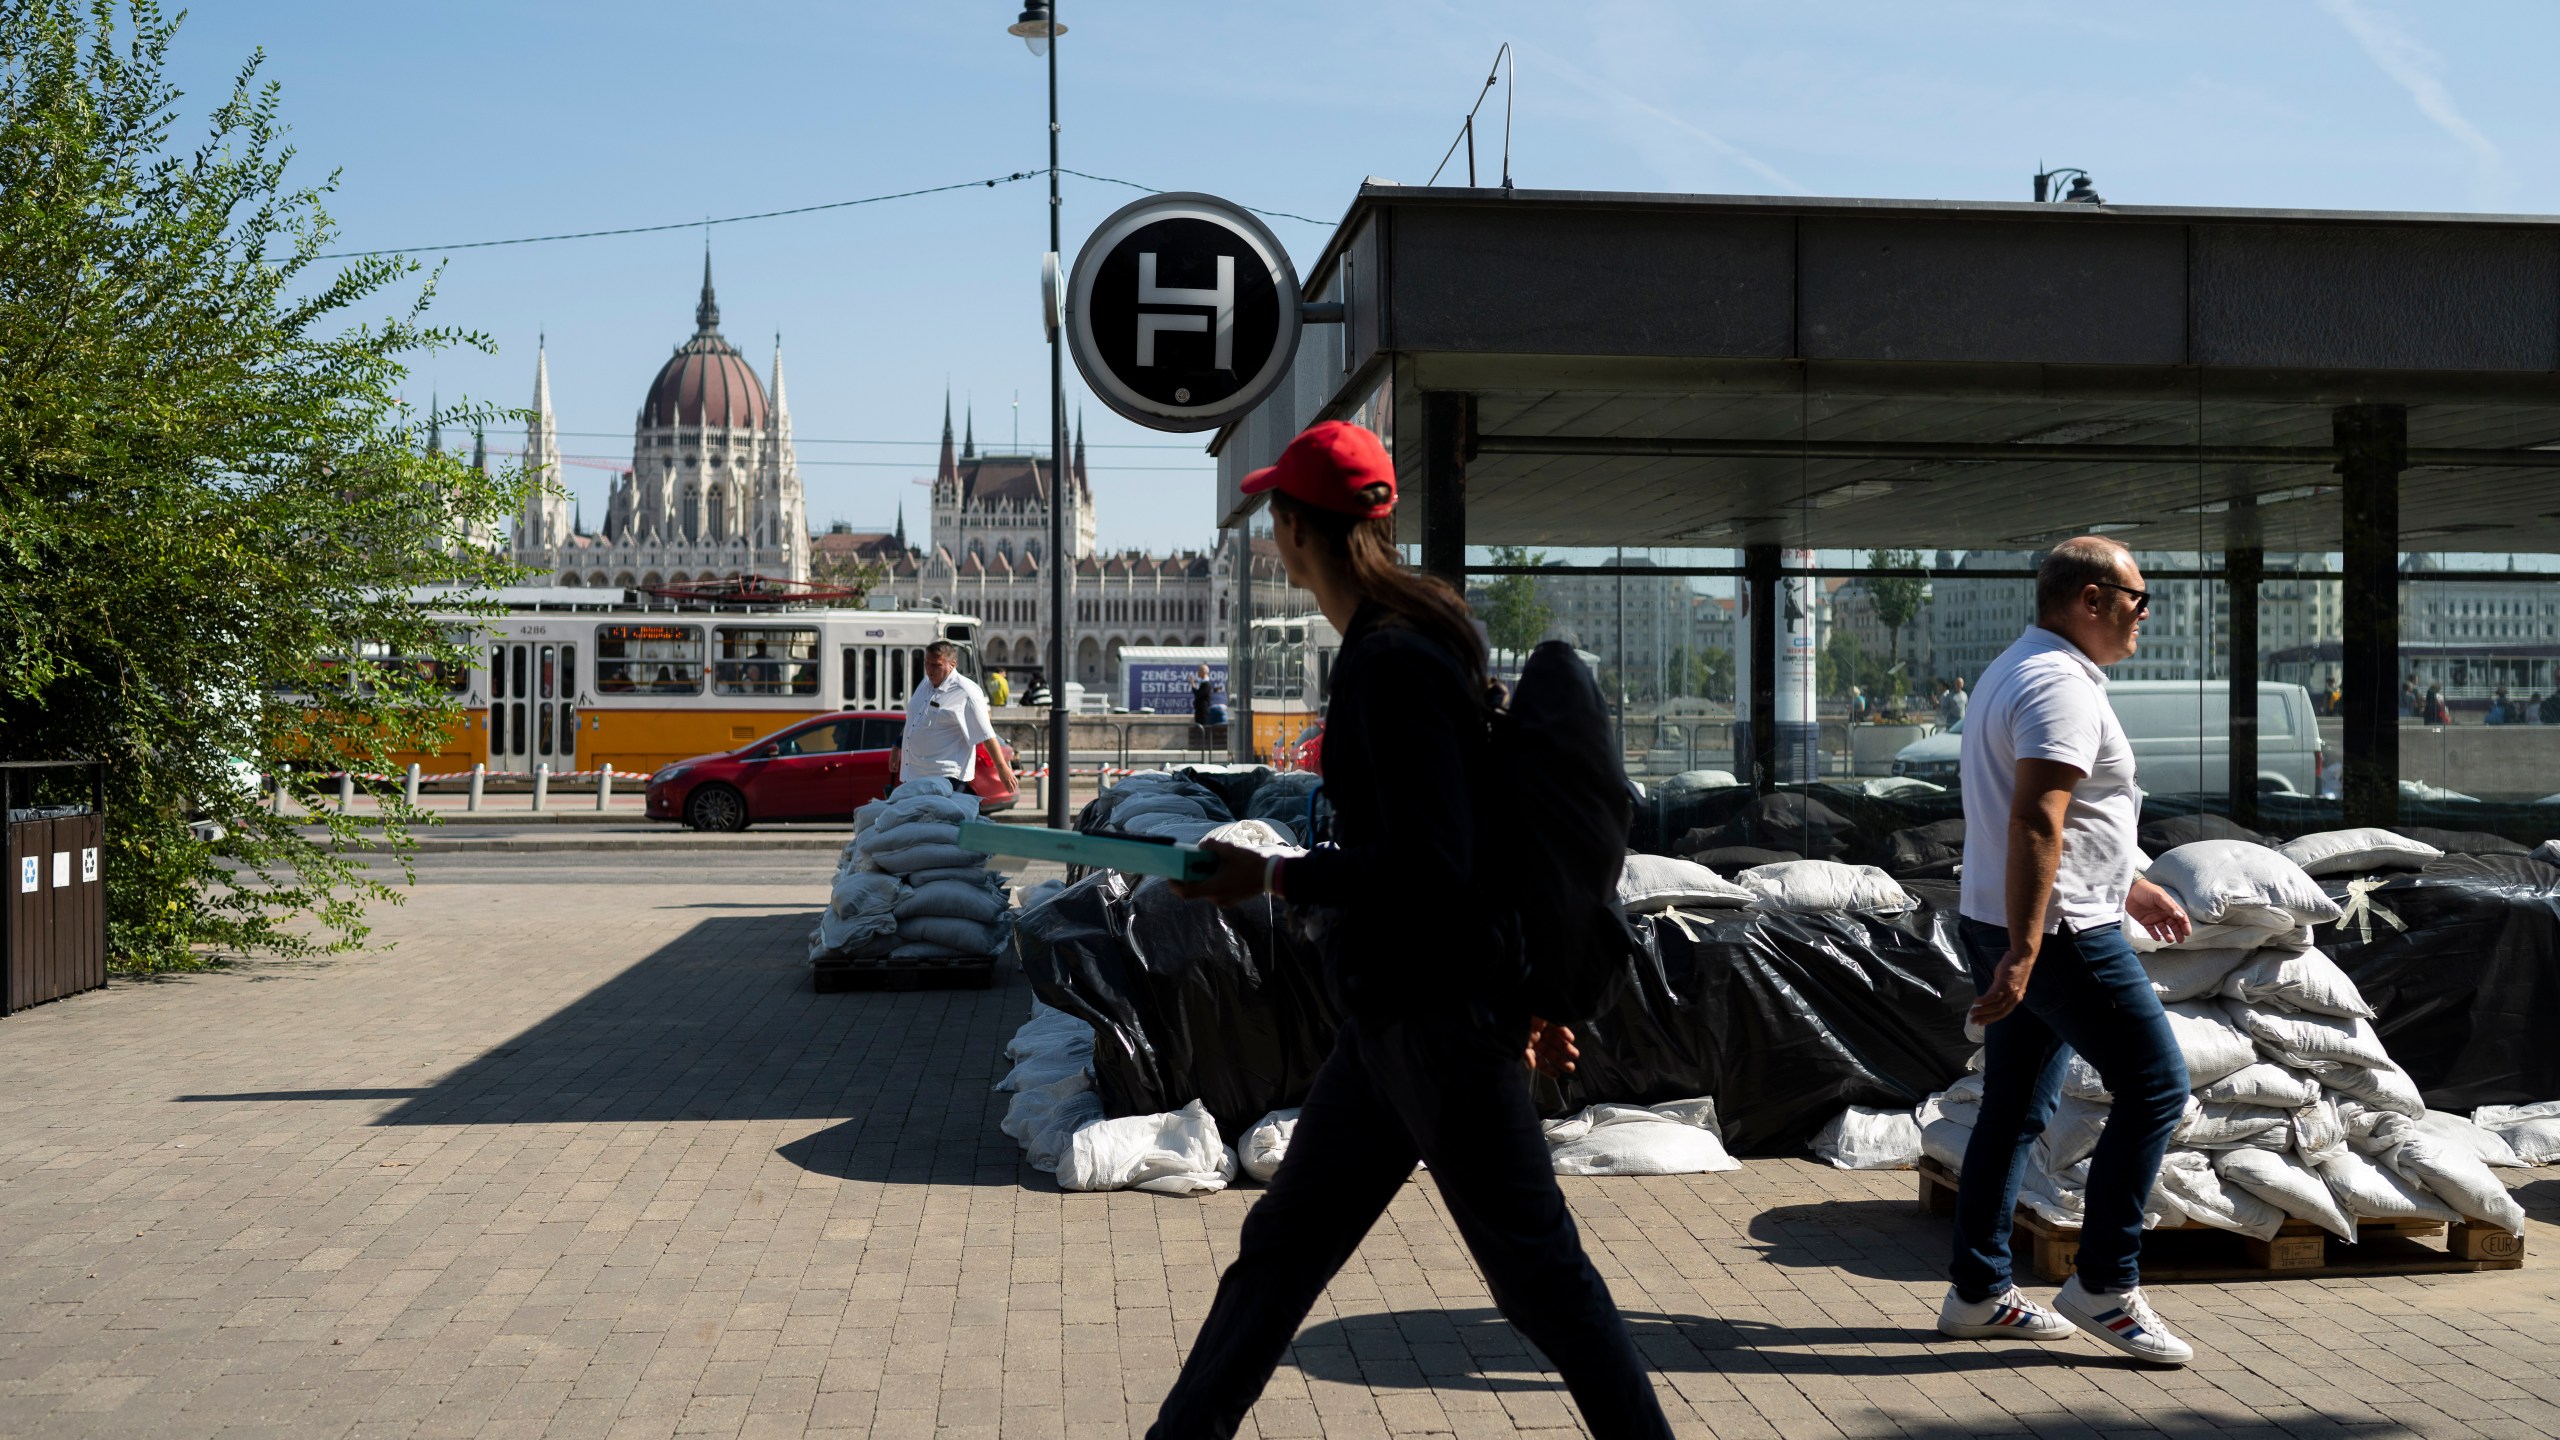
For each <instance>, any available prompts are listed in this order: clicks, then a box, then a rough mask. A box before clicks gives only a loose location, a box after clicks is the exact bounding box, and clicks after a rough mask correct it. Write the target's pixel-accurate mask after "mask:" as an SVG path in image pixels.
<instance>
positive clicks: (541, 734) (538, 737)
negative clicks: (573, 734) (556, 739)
mask: <svg viewBox="0 0 2560 1440" xmlns="http://www.w3.org/2000/svg"><path fill="white" fill-rule="evenodd" d="M533 709H534V732H535V740H534V749H535V750H536V751H537V752H539V753H541V754H544V755H548V754H550V753H551V707H550V706H548V705H536V706H534V707H533Z"/></svg>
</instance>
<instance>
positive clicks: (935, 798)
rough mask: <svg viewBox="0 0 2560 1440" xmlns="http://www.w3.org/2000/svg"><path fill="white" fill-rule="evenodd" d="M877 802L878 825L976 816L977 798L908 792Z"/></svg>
mask: <svg viewBox="0 0 2560 1440" xmlns="http://www.w3.org/2000/svg"><path fill="white" fill-rule="evenodd" d="M881 805H882V808H881V811H880V814H879V816H878V818H877V819H876V821H875V822H874V823H876V824H879V825H903V824H905V823H907V822H908V821H911V820H939V821H942V822H943V823H945V824H949V825H957V824H959V823H960V822H961V821H963V820H975V819H977V818H978V797H977V796H975V795H962V794H950V795H908V796H905V797H903V798H892V799H890V800H887V801H884V802H881ZM863 808H864V809H868V808H870V807H868V806H865V807H863ZM861 813H862V812H861V811H860V810H857V811H855V812H854V814H855V815H856V816H859V815H860V814H861Z"/></svg>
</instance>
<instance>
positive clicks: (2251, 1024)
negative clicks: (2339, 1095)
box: [2222, 1000, 2423, 1108]
mask: <svg viewBox="0 0 2560 1440" xmlns="http://www.w3.org/2000/svg"><path fill="white" fill-rule="evenodd" d="M2222 1013H2223V1014H2225V1015H2227V1016H2229V1017H2230V1019H2231V1023H2232V1024H2233V1025H2234V1026H2236V1027H2238V1028H2239V1031H2240V1033H2242V1034H2244V1035H2246V1036H2248V1037H2249V1038H2250V1039H2251V1040H2252V1041H2254V1042H2256V1044H2257V1046H2258V1048H2259V1049H2260V1050H2263V1051H2265V1052H2266V1053H2267V1054H2268V1056H2270V1057H2271V1058H2273V1059H2276V1060H2280V1061H2282V1062H2283V1063H2285V1064H2287V1065H2292V1066H2295V1067H2297V1068H2299V1069H2303V1070H2308V1071H2310V1072H2311V1073H2312V1074H2314V1075H2321V1074H2324V1073H2325V1072H2326V1071H2328V1070H2330V1069H2332V1068H2334V1067H2336V1066H2339V1065H2368V1066H2370V1065H2388V1064H2390V1063H2391V1052H2390V1051H2388V1050H2385V1049H2383V1048H2382V1037H2381V1036H2379V1035H2376V1034H2374V1033H2373V1022H2372V1021H2370V1020H2367V1019H2365V1018H2364V1017H2363V1016H2361V1015H2359V1016H2355V1017H2353V1018H2347V1017H2343V1016H2337V1015H2314V1014H2311V1013H2308V1012H2304V1013H2300V1014H2291V1015H2288V1014H2282V1013H2279V1012H2276V1011H2272V1010H2262V1009H2259V1008H2258V1007H2256V1006H2254V1005H2245V1004H2242V1003H2241V1002H2240V1001H2237V1000H2225V1001H2223V1002H2222ZM2421 1108H2423V1107H2421Z"/></svg>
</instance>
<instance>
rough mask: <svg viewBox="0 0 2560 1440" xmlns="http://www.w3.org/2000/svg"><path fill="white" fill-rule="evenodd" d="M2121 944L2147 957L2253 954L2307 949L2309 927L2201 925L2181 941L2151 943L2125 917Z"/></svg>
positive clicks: (2135, 925)
mask: <svg viewBox="0 0 2560 1440" xmlns="http://www.w3.org/2000/svg"><path fill="white" fill-rule="evenodd" d="M2124 938H2125V943H2126V944H2128V945H2131V946H2132V947H2133V948H2134V951H2135V953H2137V954H2140V955H2143V956H2145V957H2148V956H2150V955H2152V954H2154V953H2156V952H2158V951H2162V950H2257V949H2262V948H2264V947H2266V946H2269V945H2308V944H2310V943H2311V927H2310V926H2308V925H2296V924H2291V923H2278V924H2275V925H2204V924H2198V925H2193V926H2190V927H2189V928H2188V930H2187V938H2186V939H2184V940H2155V939H2153V938H2152V937H2151V933H2150V932H2149V931H2147V930H2145V929H2143V928H2142V927H2141V926H2140V925H2138V924H2136V923H2134V920H2133V917H2131V916H2127V917H2125V922H2124Z"/></svg>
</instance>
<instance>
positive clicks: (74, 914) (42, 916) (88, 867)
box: [0, 760, 107, 1015]
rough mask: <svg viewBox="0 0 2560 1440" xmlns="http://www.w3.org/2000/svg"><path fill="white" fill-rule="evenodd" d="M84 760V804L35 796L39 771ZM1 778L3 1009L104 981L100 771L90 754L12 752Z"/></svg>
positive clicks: (74, 766) (0, 766)
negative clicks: (50, 756) (20, 756)
mask: <svg viewBox="0 0 2560 1440" xmlns="http://www.w3.org/2000/svg"><path fill="white" fill-rule="evenodd" d="M81 769H85V770H87V771H88V772H89V803H88V804H86V805H78V804H71V805H38V804H35V803H33V802H34V799H35V795H34V791H35V782H36V780H37V778H38V773H39V772H42V771H47V770H81ZM0 778H5V786H0V801H5V804H6V806H7V826H8V835H7V863H6V866H5V868H0V1015H10V1014H14V1013H16V1012H18V1011H20V1010H24V1009H26V1008H27V1007H28V1006H30V1005H41V1004H43V1003H44V1002H45V1001H47V1000H59V999H61V998H62V997H63V996H65V995H77V994H79V993H80V992H81V991H83V990H95V989H98V988H100V987H102V986H104V985H105V984H106V983H107V898H106V897H107V886H106V876H105V860H104V857H103V854H102V851H103V849H104V846H105V843H106V814H105V811H106V793H105V792H106V771H105V769H104V768H103V767H101V766H100V765H99V764H98V763H97V762H95V761H90V760H11V761H0ZM22 802H23V803H22Z"/></svg>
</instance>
